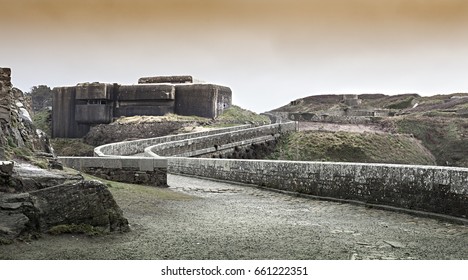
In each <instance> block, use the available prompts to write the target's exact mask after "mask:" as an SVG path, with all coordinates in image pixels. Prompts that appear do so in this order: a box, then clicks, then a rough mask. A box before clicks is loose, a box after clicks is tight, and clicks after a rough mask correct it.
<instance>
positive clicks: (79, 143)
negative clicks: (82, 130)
mask: <svg viewBox="0 0 468 280" xmlns="http://www.w3.org/2000/svg"><path fill="white" fill-rule="evenodd" d="M50 142H51V144H52V147H54V151H55V153H56V154H57V155H59V156H93V155H94V146H91V145H89V144H86V143H84V142H83V140H82V139H71V138H53V139H51V140H50Z"/></svg>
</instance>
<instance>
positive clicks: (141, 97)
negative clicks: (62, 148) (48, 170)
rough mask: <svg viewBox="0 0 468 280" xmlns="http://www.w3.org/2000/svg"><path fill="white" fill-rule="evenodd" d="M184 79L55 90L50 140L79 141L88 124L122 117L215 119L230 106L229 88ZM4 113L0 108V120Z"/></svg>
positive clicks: (99, 84)
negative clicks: (181, 116)
mask: <svg viewBox="0 0 468 280" xmlns="http://www.w3.org/2000/svg"><path fill="white" fill-rule="evenodd" d="M159 78H161V77H159ZM159 78H157V79H159ZM187 78H189V79H190V81H191V82H193V79H192V77H190V76H188V77H166V78H163V80H164V79H167V80H169V81H174V82H175V83H170V84H166V83H147V82H148V81H146V82H143V83H141V84H137V85H120V84H116V83H114V84H106V83H82V84H78V85H76V86H74V87H56V88H54V89H53V102H52V107H53V118H52V124H53V129H52V137H54V138H57V137H62V138H80V137H83V136H85V135H86V133H87V132H88V130H89V128H90V127H89V125H91V124H102V123H104V124H107V123H110V122H112V121H113V120H114V119H115V118H118V117H122V116H136V115H150V116H163V115H165V114H168V113H175V114H178V115H185V116H191V115H195V116H200V117H207V118H215V117H217V116H218V115H220V114H221V113H222V112H223V111H224V109H227V108H229V107H230V106H231V103H232V92H231V89H230V88H228V87H224V86H219V85H213V84H192V83H190V84H179V83H178V82H179V81H181V79H182V80H186V79H187ZM145 79H146V78H142V79H140V81H141V80H145ZM146 80H148V79H146ZM150 80H151V79H150ZM6 113H7V112H4V110H1V109H0V117H1V115H2V114H3V115H4V114H6Z"/></svg>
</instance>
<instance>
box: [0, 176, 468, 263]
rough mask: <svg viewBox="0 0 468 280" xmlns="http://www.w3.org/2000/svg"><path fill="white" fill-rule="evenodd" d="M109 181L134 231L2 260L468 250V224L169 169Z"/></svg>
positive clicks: (448, 255) (3, 249)
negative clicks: (161, 174) (125, 181)
mask: <svg viewBox="0 0 468 280" xmlns="http://www.w3.org/2000/svg"><path fill="white" fill-rule="evenodd" d="M168 179H169V184H170V185H171V189H156V188H151V187H142V186H118V187H112V188H111V190H112V192H113V194H114V196H115V198H116V200H117V201H118V203H119V205H120V206H121V207H122V209H123V210H124V212H125V216H126V217H127V218H128V219H129V222H130V224H131V227H132V229H133V230H132V231H131V232H130V233H126V234H111V235H107V236H101V237H86V236H82V235H63V236H58V237H57V236H48V235H45V236H44V237H43V238H42V239H40V240H36V241H32V242H28V243H15V244H12V245H6V246H0V258H2V259H468V247H467V246H466V244H468V228H467V227H466V226H461V225H454V224H450V223H445V222H440V221H437V220H432V219H427V218H418V217H414V216H410V215H406V214H400V213H394V212H387V211H382V210H375V209H367V208H364V207H360V206H354V205H349V204H341V203H333V202H326V201H317V200H310V199H306V198H299V197H293V196H288V195H283V194H279V193H275V192H270V191H265V190H260V189H257V188H253V187H249V186H243V185H238V184H228V183H220V182H214V181H208V180H202V179H198V178H191V177H184V176H175V175H169V178H168Z"/></svg>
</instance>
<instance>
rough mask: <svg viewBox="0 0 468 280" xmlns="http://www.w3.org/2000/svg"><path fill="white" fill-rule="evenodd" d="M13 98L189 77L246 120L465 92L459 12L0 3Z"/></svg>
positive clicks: (232, 1)
mask: <svg viewBox="0 0 468 280" xmlns="http://www.w3.org/2000/svg"><path fill="white" fill-rule="evenodd" d="M0 7H1V8H0V36H1V37H0V38H1V40H0V43H1V45H0V67H11V68H12V76H13V77H12V80H13V83H14V85H15V86H16V87H18V88H20V89H22V90H23V91H28V90H29V89H30V88H31V87H32V86H35V85H40V84H46V85H48V86H50V87H54V86H66V85H75V84H77V83H80V82H93V81H99V82H116V83H121V84H135V83H137V80H138V78H140V77H143V76H151V75H186V74H187V75H193V76H195V77H196V78H199V79H201V80H204V81H207V82H213V83H218V84H222V85H226V86H229V87H231V88H232V90H233V103H234V104H236V105H240V106H241V107H244V108H247V109H250V110H253V111H256V112H258V113H260V112H264V111H268V110H271V109H274V108H277V107H280V106H282V105H285V104H286V103H288V102H289V101H291V100H294V99H297V98H301V97H305V96H309V95H316V94H330V93H336V94H342V93H376V92H379V93H386V94H400V93H419V94H421V95H431V94H449V93H453V92H468V1H465V0H380V1H379V0H159V1H157V0H156V1H151V0H129V1H125V0H102V1H99V0H43V1H41V0H15V1H11V0H8V1H7V0H0Z"/></svg>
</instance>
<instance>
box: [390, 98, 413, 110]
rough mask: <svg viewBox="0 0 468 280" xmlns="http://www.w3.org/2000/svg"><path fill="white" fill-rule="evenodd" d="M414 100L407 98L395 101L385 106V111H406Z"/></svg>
mask: <svg viewBox="0 0 468 280" xmlns="http://www.w3.org/2000/svg"><path fill="white" fill-rule="evenodd" d="M413 100H414V98H413V97H408V98H405V99H403V100H397V101H395V102H393V103H391V104H389V105H387V106H386V108H387V109H406V108H410V107H411V105H412V102H413Z"/></svg>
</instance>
